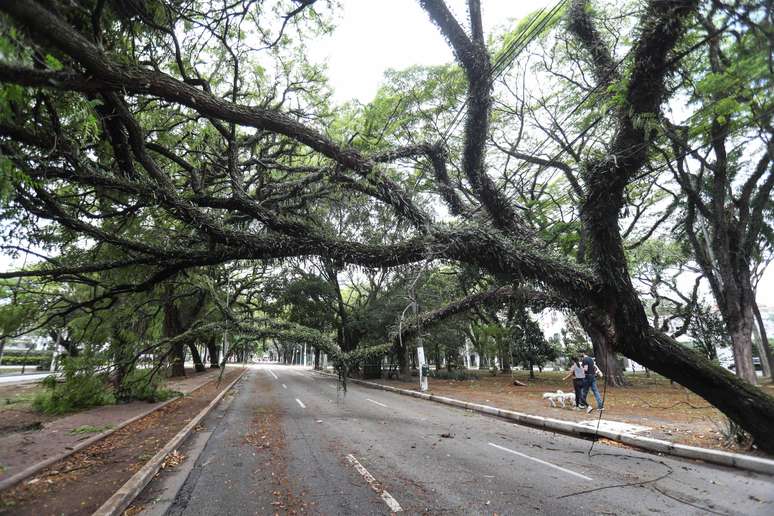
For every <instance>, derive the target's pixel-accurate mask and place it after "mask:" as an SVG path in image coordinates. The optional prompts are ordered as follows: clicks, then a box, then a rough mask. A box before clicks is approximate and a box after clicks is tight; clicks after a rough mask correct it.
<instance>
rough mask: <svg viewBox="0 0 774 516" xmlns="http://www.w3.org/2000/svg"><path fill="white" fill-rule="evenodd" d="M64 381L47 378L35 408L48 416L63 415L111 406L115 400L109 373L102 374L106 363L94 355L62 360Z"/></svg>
mask: <svg viewBox="0 0 774 516" xmlns="http://www.w3.org/2000/svg"><path fill="white" fill-rule="evenodd" d="M62 366H63V371H64V381H63V382H61V383H60V382H59V381H58V379H57V378H56V376H54V375H52V376H48V377H47V378H46V379H45V380H44V381H43V387H44V389H43V391H41V392H40V393H38V394H37V395H36V396H35V399H34V400H33V403H32V404H33V407H34V408H35V410H38V411H39V412H43V413H46V414H64V413H67V412H73V411H76V410H83V409H86V408H90V407H97V406H101V405H110V404H112V403H115V401H116V398H115V395H114V394H113V389H112V388H111V387H110V386H109V385H108V382H107V374H106V373H102V372H99V368H101V367H103V366H104V364H103V363H102V362H101V361H99V360H96V359H95V358H94V357H92V356H90V355H89V356H83V357H78V358H73V357H65V358H64V359H63V360H62Z"/></svg>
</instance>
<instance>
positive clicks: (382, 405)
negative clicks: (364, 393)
mask: <svg viewBox="0 0 774 516" xmlns="http://www.w3.org/2000/svg"><path fill="white" fill-rule="evenodd" d="M366 401H370V402H371V403H375V404H377V405H379V406H380V407H384V408H387V405H385V404H384V403H379V402H378V401H374V400H372V399H371V398H366Z"/></svg>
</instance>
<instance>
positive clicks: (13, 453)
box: [0, 367, 231, 481]
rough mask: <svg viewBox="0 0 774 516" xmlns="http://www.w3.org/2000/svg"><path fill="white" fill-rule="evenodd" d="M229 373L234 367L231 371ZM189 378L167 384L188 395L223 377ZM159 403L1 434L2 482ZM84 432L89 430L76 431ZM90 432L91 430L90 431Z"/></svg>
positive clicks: (61, 419)
mask: <svg viewBox="0 0 774 516" xmlns="http://www.w3.org/2000/svg"><path fill="white" fill-rule="evenodd" d="M228 369H229V370H230V369H231V367H229V368H228ZM186 372H187V373H188V376H186V377H185V378H181V379H173V380H169V381H168V382H167V387H168V388H170V389H172V390H176V391H179V392H182V393H183V394H189V393H191V392H192V391H194V390H196V389H197V388H199V387H201V386H202V385H205V384H206V383H208V382H210V381H211V380H214V379H216V378H217V377H218V376H219V375H220V369H209V370H207V371H205V372H202V373H193V372H192V371H186ZM162 403H163V402H158V403H145V402H141V401H137V402H132V403H126V404H121V405H107V406H104V407H97V408H94V409H90V410H85V411H83V412H78V413H75V414H71V415H67V416H64V417H58V418H56V419H53V420H49V421H46V419H49V418H46V417H43V418H41V419H42V420H43V421H46V422H44V423H42V427H39V429H35V428H37V427H32V428H33V429H31V430H28V431H17V432H10V433H5V434H0V457H2V458H1V459H0V481H2V480H4V479H6V478H9V477H11V476H12V475H14V474H16V473H18V472H20V471H23V470H25V469H27V468H29V467H30V466H32V465H34V464H37V463H40V462H43V461H45V460H47V459H50V458H51V457H55V456H57V455H60V454H61V453H62V452H63V451H65V450H70V449H72V448H73V447H74V446H75V445H77V444H78V443H80V442H81V441H84V440H86V439H89V438H91V437H93V436H95V435H98V434H99V433H101V432H104V431H106V430H109V429H111V428H115V427H116V426H118V425H120V424H121V423H123V422H125V421H128V420H130V419H132V418H133V417H136V416H138V415H140V414H143V413H145V412H147V411H148V410H150V409H152V408H153V407H157V406H159V405H161V404H162ZM76 429H83V430H86V431H81V432H78V431H74V430H76ZM89 430H91V431H89Z"/></svg>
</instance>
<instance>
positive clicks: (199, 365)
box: [188, 342, 206, 373]
mask: <svg viewBox="0 0 774 516" xmlns="http://www.w3.org/2000/svg"><path fill="white" fill-rule="evenodd" d="M188 349H189V350H190V351H191V359H192V360H193V363H194V370H195V371H196V372H197V373H201V372H202V371H204V370H205V369H206V368H205V367H204V362H202V356H201V354H199V349H198V348H197V347H196V343H195V342H189V343H188Z"/></svg>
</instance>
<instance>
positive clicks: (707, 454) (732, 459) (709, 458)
mask: <svg viewBox="0 0 774 516" xmlns="http://www.w3.org/2000/svg"><path fill="white" fill-rule="evenodd" d="M315 372H316V373H319V374H322V375H326V376H334V377H335V376H336V375H335V374H332V373H327V372H322V371H315ZM348 381H350V382H353V383H358V384H361V385H366V386H368V387H373V388H376V389H381V390H383V391H390V392H395V393H398V394H403V395H405V396H412V397H414V398H420V399H424V400H430V401H435V402H437V403H443V404H444V405H451V406H453V407H459V408H464V409H468V410H473V411H475V412H480V413H482V414H490V415H493V416H498V417H502V418H505V419H509V420H511V421H516V422H517V423H519V424H522V425H526V426H532V427H536V428H542V429H545V430H552V431H556V432H562V433H566V434H572V435H578V436H582V437H595V436H597V437H604V438H606V439H610V440H612V441H618V442H620V443H624V444H628V445H630V446H636V447H637V448H642V449H644V450H647V451H654V452H658V453H666V454H669V455H675V456H677V457H684V458H687V459H694V460H702V461H704V462H709V463H712V464H720V465H722V466H727V467H731V468H737V469H743V470H748V471H754V472H756V473H764V474H767V475H774V460H770V459H763V458H760V457H752V456H749V455H742V454H740V453H730V452H725V451H720V450H710V449H707V448H699V447H697V446H688V445H685V444H676V443H671V442H669V441H664V440H661V439H653V438H650V437H641V436H639V435H634V434H627V433H617V432H611V431H608V430H597V429H594V428H589V427H587V426H583V425H579V424H577V423H573V422H571V421H564V420H561V419H552V418H548V417H542V416H533V415H531V414H524V413H522V412H514V411H512V410H505V409H499V408H497V407H490V406H489V405H480V404H478V403H468V402H466V401H461V400H457V399H454V398H447V397H444V396H435V395H433V394H425V393H423V392H419V391H411V390H407V389H398V388H397V387H391V386H389V385H382V384H380V383H374V382H367V381H364V380H358V379H355V378H348Z"/></svg>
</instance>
